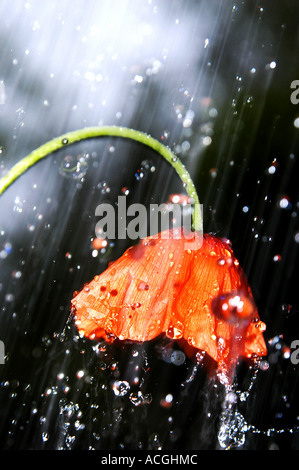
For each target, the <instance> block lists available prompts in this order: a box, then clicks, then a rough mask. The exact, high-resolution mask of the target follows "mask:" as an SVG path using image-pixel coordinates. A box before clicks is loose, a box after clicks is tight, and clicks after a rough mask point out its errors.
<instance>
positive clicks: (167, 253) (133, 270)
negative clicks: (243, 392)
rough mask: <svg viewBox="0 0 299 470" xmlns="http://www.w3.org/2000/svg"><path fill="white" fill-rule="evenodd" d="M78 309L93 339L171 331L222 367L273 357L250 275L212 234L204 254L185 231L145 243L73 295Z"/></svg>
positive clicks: (148, 336)
mask: <svg viewBox="0 0 299 470" xmlns="http://www.w3.org/2000/svg"><path fill="white" fill-rule="evenodd" d="M190 241H191V244H190V245H188V243H190ZM196 241H197V242H198V240H197V239H196ZM188 247H190V248H191V249H188ZM72 311H73V312H74V314H75V318H76V324H77V327H78V329H79V330H80V331H81V332H82V333H83V334H84V335H85V336H87V337H89V338H105V339H107V340H109V339H111V337H114V336H116V337H118V338H119V339H121V340H125V339H129V340H133V341H149V340H151V339H153V338H155V337H157V336H158V335H160V334H161V333H166V335H167V336H168V337H169V338H171V339H174V340H181V339H182V340H186V342H187V343H186V345H188V348H187V346H186V349H188V354H189V352H190V350H192V348H193V349H194V350H203V351H205V352H207V353H208V354H209V356H210V357H211V358H212V359H214V360H215V361H216V362H217V363H218V366H219V365H220V366H221V367H222V366H223V367H226V368H230V367H231V366H232V365H234V364H235V362H236V360H237V358H238V357H239V356H240V355H242V356H245V357H250V356H251V355H253V354H256V355H264V354H266V351H267V350H266V345H265V341H264V338H263V331H264V329H265V325H264V324H263V323H262V322H261V321H260V319H259V316H258V312H257V308H256V306H255V303H254V300H253V296H252V293H251V290H250V287H249V285H248V282H247V279H246V277H245V274H244V272H243V270H242V268H241V267H240V266H239V262H238V260H237V259H236V258H235V256H234V253H233V251H232V249H231V247H230V245H228V244H227V243H226V242H224V241H222V240H220V239H219V238H216V237H213V236H211V235H205V236H204V237H203V240H202V246H201V247H200V248H198V249H194V238H193V239H192V238H190V236H187V235H186V234H184V233H183V231H182V230H181V229H175V230H170V231H165V232H162V233H160V234H158V235H156V236H152V237H148V238H145V239H143V240H142V241H141V242H140V243H139V244H138V245H136V246H134V247H132V248H129V249H128V250H127V251H126V252H125V253H124V254H123V255H122V256H121V257H120V258H119V259H118V260H117V261H115V262H114V263H113V264H112V265H110V266H109V267H108V268H107V269H106V271H104V273H102V274H101V275H100V276H95V278H94V279H93V280H92V281H91V282H90V283H89V284H87V285H85V286H84V288H83V289H82V290H81V292H79V293H76V294H75V297H74V299H73V300H72ZM182 344H184V341H182ZM186 354H187V352H186Z"/></svg>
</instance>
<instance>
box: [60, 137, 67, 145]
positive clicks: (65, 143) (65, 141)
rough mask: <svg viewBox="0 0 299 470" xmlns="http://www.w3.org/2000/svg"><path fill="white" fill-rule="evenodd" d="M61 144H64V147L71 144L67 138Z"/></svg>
mask: <svg viewBox="0 0 299 470" xmlns="http://www.w3.org/2000/svg"><path fill="white" fill-rule="evenodd" d="M61 143H62V144H63V145H67V144H68V143H69V141H68V139H67V138H64V139H62V141H61Z"/></svg>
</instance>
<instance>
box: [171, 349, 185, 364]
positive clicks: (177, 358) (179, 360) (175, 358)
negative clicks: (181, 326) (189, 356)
mask: <svg viewBox="0 0 299 470" xmlns="http://www.w3.org/2000/svg"><path fill="white" fill-rule="evenodd" d="M185 359H186V356H185V354H184V353H183V351H173V352H172V353H171V356H170V362H171V363H172V364H174V365H175V366H181V365H182V364H184V362H185Z"/></svg>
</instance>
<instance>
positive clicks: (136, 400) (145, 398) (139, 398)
mask: <svg viewBox="0 0 299 470" xmlns="http://www.w3.org/2000/svg"><path fill="white" fill-rule="evenodd" d="M129 400H130V402H131V403H132V404H133V405H134V406H142V405H149V404H150V403H151V401H152V396H151V395H150V394H143V393H142V392H141V391H140V390H139V391H138V392H133V393H131V394H130V396H129Z"/></svg>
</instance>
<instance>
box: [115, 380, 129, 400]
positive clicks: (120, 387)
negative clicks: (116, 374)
mask: <svg viewBox="0 0 299 470" xmlns="http://www.w3.org/2000/svg"><path fill="white" fill-rule="evenodd" d="M112 390H113V392H114V395H116V396H118V397H123V396H124V395H126V394H127V393H128V391H129V390H130V385H129V383H128V382H127V381H125V380H116V381H115V382H113V384H112Z"/></svg>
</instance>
